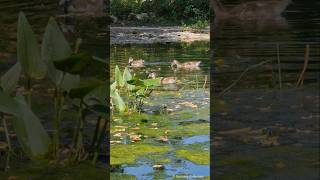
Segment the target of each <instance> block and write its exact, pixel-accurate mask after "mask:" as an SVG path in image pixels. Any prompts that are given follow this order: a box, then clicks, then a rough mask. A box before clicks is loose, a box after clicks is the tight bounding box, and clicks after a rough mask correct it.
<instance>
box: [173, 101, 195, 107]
mask: <svg viewBox="0 0 320 180" xmlns="http://www.w3.org/2000/svg"><path fill="white" fill-rule="evenodd" d="M178 104H180V105H183V106H186V107H191V108H198V105H196V104H193V103H192V102H187V101H186V102H179V103H178Z"/></svg>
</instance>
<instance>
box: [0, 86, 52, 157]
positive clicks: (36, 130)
mask: <svg viewBox="0 0 320 180" xmlns="http://www.w3.org/2000/svg"><path fill="white" fill-rule="evenodd" d="M0 111H1V112H4V113H8V114H11V115H13V116H14V118H13V120H12V125H13V127H14V130H15V133H16V134H17V138H18V140H19V142H20V144H21V147H22V149H23V150H24V151H25V152H26V154H27V155H28V156H29V157H30V158H31V159H39V158H43V157H44V156H45V155H46V154H47V153H48V151H49V146H50V143H51V140H50V138H49V135H48V134H47V132H46V131H45V129H44V127H43V126H42V124H41V122H40V120H39V118H38V117H37V116H36V115H35V114H34V113H33V112H32V111H31V109H30V107H29V106H28V105H27V103H26V102H25V99H24V97H23V96H21V95H19V96H17V97H16V98H12V97H10V96H8V95H6V94H4V93H3V92H1V91H0Z"/></svg>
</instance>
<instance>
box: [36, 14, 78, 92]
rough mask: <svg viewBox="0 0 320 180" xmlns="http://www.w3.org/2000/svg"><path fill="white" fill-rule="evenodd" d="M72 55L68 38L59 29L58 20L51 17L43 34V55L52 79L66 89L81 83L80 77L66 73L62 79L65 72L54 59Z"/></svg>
mask: <svg viewBox="0 0 320 180" xmlns="http://www.w3.org/2000/svg"><path fill="white" fill-rule="evenodd" d="M71 55H72V50H71V48H70V46H69V44H68V42H67V40H66V39H65V37H64V35H63V33H62V32H61V30H60V29H59V26H58V24H57V22H56V21H55V20H54V18H53V17H51V18H50V19H49V22H48V25H47V27H46V30H45V33H44V36H43V40H42V46H41V57H42V59H43V60H44V61H45V62H46V63H47V66H48V76H49V77H50V79H51V80H52V81H53V82H54V83H55V84H56V86H58V87H60V88H62V89H64V90H66V91H69V90H70V89H71V88H73V87H75V86H76V85H77V84H78V83H79V79H80V77H79V76H78V75H72V74H69V73H66V74H65V76H64V78H63V80H62V76H63V72H62V71H60V70H58V69H56V68H55V67H54V65H53V61H57V60H63V59H66V58H67V57H69V56H71ZM61 81H63V82H61Z"/></svg>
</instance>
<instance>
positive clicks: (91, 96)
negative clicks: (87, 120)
mask: <svg viewBox="0 0 320 180" xmlns="http://www.w3.org/2000/svg"><path fill="white" fill-rule="evenodd" d="M106 96H107V86H106V85H105V84H104V85H102V86H99V87H96V88H95V89H93V90H92V91H90V92H89V93H88V94H87V95H86V96H85V97H84V98H83V99H84V102H85V103H86V104H87V105H90V106H91V105H97V104H99V105H105V104H106Z"/></svg>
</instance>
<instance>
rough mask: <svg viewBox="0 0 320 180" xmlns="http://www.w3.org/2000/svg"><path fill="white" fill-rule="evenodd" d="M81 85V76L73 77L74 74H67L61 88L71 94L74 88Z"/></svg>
mask: <svg viewBox="0 0 320 180" xmlns="http://www.w3.org/2000/svg"><path fill="white" fill-rule="evenodd" d="M61 78H62V76H61ZM79 83H80V75H73V74H69V73H66V74H65V75H64V77H63V80H62V83H61V84H60V86H59V87H60V88H62V89H64V90H66V91H68V92H69V91H70V90H71V89H72V88H75V87H77V86H78V85H79Z"/></svg>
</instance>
